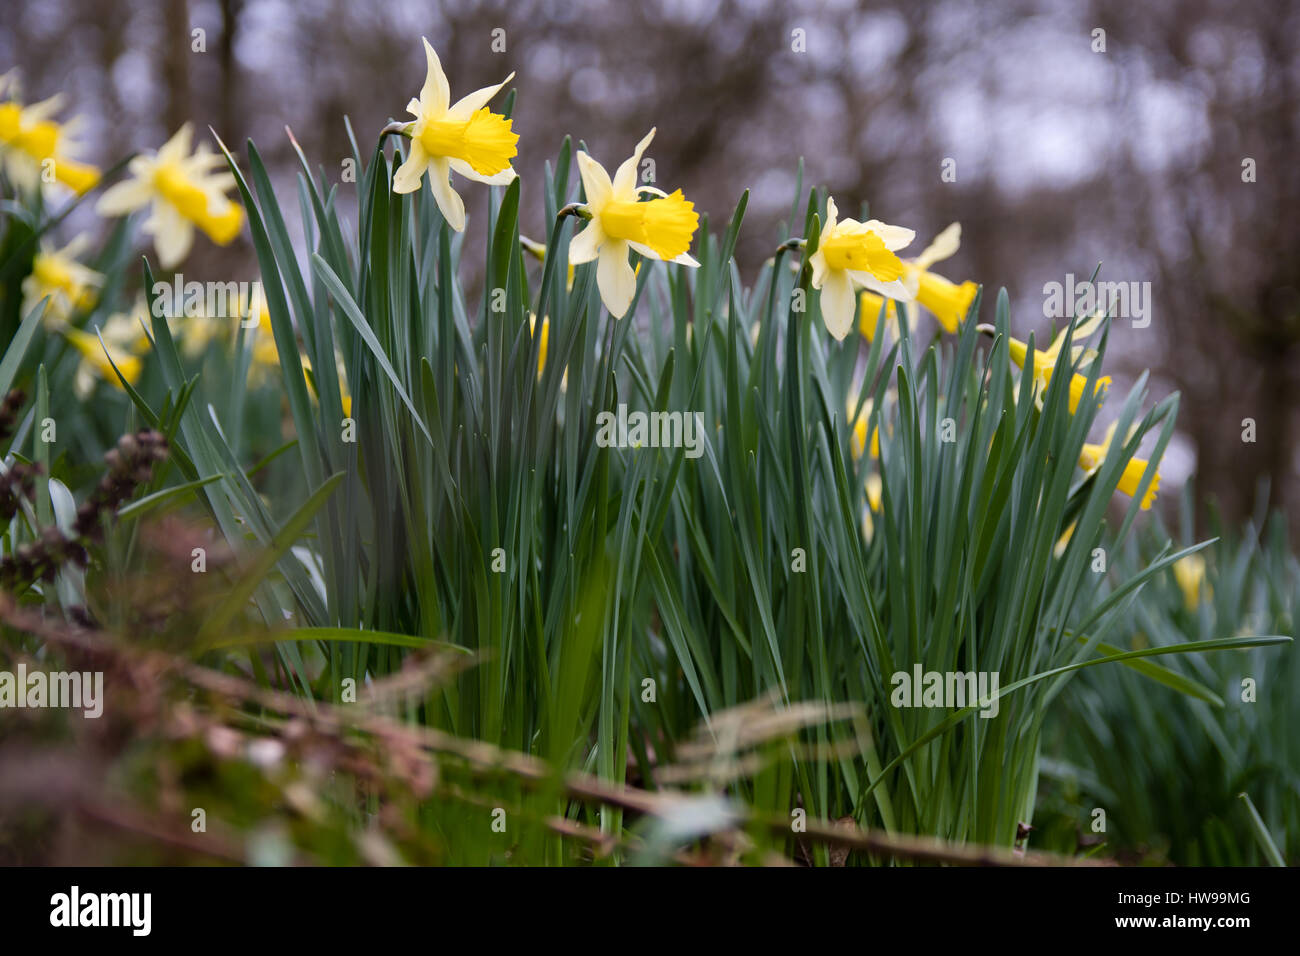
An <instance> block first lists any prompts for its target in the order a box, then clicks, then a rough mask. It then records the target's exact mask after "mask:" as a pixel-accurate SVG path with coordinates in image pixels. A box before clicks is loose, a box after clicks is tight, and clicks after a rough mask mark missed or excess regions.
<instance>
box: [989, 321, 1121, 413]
mask: <svg viewBox="0 0 1300 956" xmlns="http://www.w3.org/2000/svg"><path fill="white" fill-rule="evenodd" d="M1104 319H1105V315H1104V314H1102V313H1098V314H1097V315H1095V316H1093V317H1092V318H1091V319H1089V320H1088V321H1086V322H1082V323H1080V324H1079V325H1078V327H1077V328H1076V329H1075V331H1074V339H1075V341H1082V340H1083V339H1086V338H1087V337H1088V336H1090V335H1092V333H1093V332H1095V331H1096V330H1097V327H1098V326H1099V325H1100V324H1101V323H1102V321H1103V320H1104ZM980 328H985V327H984V326H981V327H980ZM1067 332H1069V328H1068V327H1067V328H1065V329H1062V330H1061V333H1060V334H1059V335H1057V337H1056V338H1055V339H1053V340H1052V344H1051V345H1049V346H1048V347H1047V349H1046V350H1045V351H1042V350H1039V349H1034V358H1033V366H1034V401H1035V402H1036V403H1037V404H1038V407H1039V408H1042V405H1043V393H1044V392H1045V391H1046V389H1047V386H1048V385H1049V384H1050V383H1051V381H1052V371H1053V369H1054V368H1055V367H1056V357H1057V355H1059V354H1060V351H1061V347H1062V346H1063V345H1064V344H1065V336H1066V333H1067ZM1007 345H1008V348H1009V349H1010V352H1011V361H1013V362H1015V363H1016V365H1017V366H1019V367H1020V368H1024V367H1025V363H1026V362H1027V361H1028V360H1029V346H1028V345H1027V344H1026V343H1024V342H1022V341H1020V340H1019V339H1014V338H1013V339H1008V340H1007ZM1070 352H1071V361H1072V362H1077V361H1079V358H1080V356H1083V357H1084V361H1085V362H1087V361H1091V360H1092V359H1093V358H1094V357H1095V356H1096V354H1097V353H1096V352H1094V351H1092V350H1091V349H1083V348H1081V347H1079V346H1075V347H1074V348H1072V349H1071V350H1070ZM1109 386H1110V376H1109V375H1102V376H1099V377H1098V378H1097V385H1096V391H1097V393H1099V394H1104V393H1105V391H1106V389H1107V388H1108V387H1109ZM1087 388H1088V376H1086V375H1083V374H1081V373H1079V372H1075V373H1073V374H1072V375H1071V377H1070V399H1069V402H1070V414H1071V415H1073V414H1074V413H1075V411H1077V410H1078V408H1079V402H1080V401H1081V400H1082V399H1083V396H1084V394H1085V392H1086V391H1087Z"/></svg>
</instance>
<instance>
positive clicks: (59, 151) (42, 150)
mask: <svg viewBox="0 0 1300 956" xmlns="http://www.w3.org/2000/svg"><path fill="white" fill-rule="evenodd" d="M17 85H18V83H17V79H16V78H15V76H14V75H13V72H12V71H11V72H9V73H6V74H5V75H3V76H0V166H3V168H4V171H5V175H6V176H8V177H9V179H10V180H11V181H12V182H13V183H14V185H15V186H17V187H18V188H19V189H21V190H23V191H24V192H35V191H36V190H38V189H39V188H40V186H41V184H42V183H43V182H45V173H46V169H47V166H46V164H47V163H49V166H48V169H49V172H50V173H51V174H53V176H54V181H55V182H58V183H62V184H63V185H64V186H67V187H68V188H69V189H71V190H72V191H73V192H75V193H77V194H78V195H80V194H81V193H84V192H87V191H89V190H90V189H92V188H94V186H95V185H96V184H97V183H98V182H99V170H98V169H96V168H95V167H94V166H91V165H89V164H88V163H82V162H78V161H77V160H76V159H74V158H73V156H74V154H75V153H77V152H79V151H80V147H79V145H78V144H77V143H76V142H75V137H76V129H77V126H78V122H77V120H76V119H73V120H72V121H70V122H68V123H58V122H55V121H54V120H53V119H51V118H50V117H51V116H53V115H54V114H55V113H57V112H58V111H59V108H60V107H61V105H62V103H63V97H62V96H59V95H55V96H52V97H50V98H49V99H47V100H42V101H41V102H40V103H33V104H32V105H31V106H23V105H22V104H21V103H20V102H18V99H17V96H16V88H17Z"/></svg>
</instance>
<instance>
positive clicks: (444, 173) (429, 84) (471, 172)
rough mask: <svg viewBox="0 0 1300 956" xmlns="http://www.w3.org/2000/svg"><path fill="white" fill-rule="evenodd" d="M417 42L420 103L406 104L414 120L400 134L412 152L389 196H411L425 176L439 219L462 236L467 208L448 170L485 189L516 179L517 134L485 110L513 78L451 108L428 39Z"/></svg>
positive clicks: (447, 88) (499, 116) (444, 80)
mask: <svg viewBox="0 0 1300 956" xmlns="http://www.w3.org/2000/svg"><path fill="white" fill-rule="evenodd" d="M421 41H422V42H423V43H424V56H425V61H426V64H427V67H428V69H427V73H426V75H425V78H424V86H423V87H422V88H421V89H420V97H419V99H412V100H411V101H410V102H409V103H407V104H406V109H407V112H409V113H410V114H411V115H413V116H414V117H415V120H414V122H411V123H408V124H407V125H406V126H405V127H404V130H403V131H404V132H405V134H406V135H408V136H409V137H410V138H411V152H410V155H409V156H407V158H406V162H404V163H402V165H401V166H399V167H398V169H397V172H396V173H394V174H393V191H394V192H397V193H411V192H415V190H417V189H419V188H420V182H421V181H422V180H423V179H424V174H425V172H426V171H427V172H428V173H429V181H430V183H431V185H432V187H433V198H434V200H435V201H436V202H437V203H438V209H439V210H440V211H441V212H442V216H443V218H444V219H446V220H447V225H449V226H451V228H452V229H455V230H456V231H457V232H461V231H462V230H464V228H465V204H464V203H463V202H461V198H460V196H459V195H458V194H457V193H456V190H454V189H452V188H451V173H452V171H453V170H454V171H455V172H457V173H460V175H462V176H464V177H465V178H466V179H472V180H474V181H476V182H480V183H487V184H488V185H489V186H505V185H507V184H509V183H510V181H511V180H513V179H514V178H515V171H514V169H513V168H511V166H510V160H511V159H513V158H514V157H515V156H516V155H517V154H518V152H519V150H518V149H516V148H515V144H516V143H518V142H519V135H518V134H517V133H515V132H514V131H513V130H512V129H511V120H509V119H507V118H506V117H505V116H503V115H502V114H500V113H493V112H492V111H491V110H489V109H488V108H487V103H488V101H489V100H490V99H492V97H494V96H495V95H496V94H497V91H499V90H500V89H501V87H503V86H505V85H506V84H507V83H509V82H510V81H511V80H512V79H513V78H514V74H513V73H511V74H510V75H509V76H507V77H506V78H505V79H504V80H502V81H501V82H500V83H498V84H497V85H496V86H485V87H483V89H481V90H475V91H474V92H473V93H470V94H469V95H468V96H466V97H464V98H462V99H461V100H459V101H457V102H456V103H454V104H453V103H451V88H450V86H449V85H448V83H447V75H446V74H445V73H443V72H442V64H441V63H440V62H439V61H438V54H437V53H435V52H434V51H433V47H431V46H430V45H429V41H428V40H425V39H423V38H421Z"/></svg>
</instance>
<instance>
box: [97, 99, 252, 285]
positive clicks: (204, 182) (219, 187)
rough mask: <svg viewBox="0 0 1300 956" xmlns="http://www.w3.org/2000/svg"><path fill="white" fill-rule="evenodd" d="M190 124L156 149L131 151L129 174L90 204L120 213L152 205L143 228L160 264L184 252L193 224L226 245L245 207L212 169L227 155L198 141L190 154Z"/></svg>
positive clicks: (172, 262)
mask: <svg viewBox="0 0 1300 956" xmlns="http://www.w3.org/2000/svg"><path fill="white" fill-rule="evenodd" d="M192 139H193V129H192V127H191V126H190V124H189V123H186V124H185V125H183V126H182V127H181V128H180V129H179V130H177V131H176V134H175V135H174V136H172V138H171V139H169V140H168V141H167V142H166V143H164V144H163V145H162V147H161V148H159V149H158V151H157V152H155V153H149V154H147V155H140V156H136V157H135V158H134V159H132V160H131V162H130V165H129V166H128V167H127V169H128V170H129V171H130V172H131V174H132V176H134V178H133V179H128V180H126V181H125V182H121V183H118V184H117V185H116V186H113V187H111V188H109V189H108V190H106V191H105V192H104V195H103V196H101V197H100V198H99V202H98V203H97V204H96V205H95V211H96V212H98V213H99V214H100V215H101V216H125V215H127V214H128V213H131V212H134V211H135V210H137V209H140V208H141V207H143V206H151V208H150V213H149V218H148V219H146V220H145V222H144V231H145V233H146V234H147V235H151V236H153V237H154V248H155V249H157V250H158V260H159V262H160V263H161V265H162V267H163V268H164V269H171V268H173V267H174V266H176V265H178V264H179V263H180V262H181V260H182V259H184V258H185V257H186V256H187V255H189V251H190V248H191V247H192V246H193V245H194V230H195V229H196V228H197V229H199V230H200V231H202V232H203V233H204V234H205V235H206V236H207V237H208V238H209V239H211V240H212V241H213V242H215V243H217V244H218V245H222V246H224V245H226V244H227V243H229V242H230V241H231V240H233V239H234V238H235V236H237V235H239V230H240V228H241V227H242V226H243V224H244V211H243V210H242V209H241V208H240V207H239V206H238V205H237V204H235V203H234V202H232V201H231V200H230V199H229V198H228V197H227V196H226V190H228V189H231V188H233V187H234V185H235V177H234V176H232V175H231V174H230V173H228V172H216V170H217V169H218V168H221V167H224V166H225V165H226V160H225V158H224V157H223V156H221V155H220V154H218V153H214V152H212V150H210V149H209V148H208V147H207V145H200V146H199V148H198V149H197V150H196V151H195V152H194V153H193V154H192V155H191V153H190V144H191V141H192Z"/></svg>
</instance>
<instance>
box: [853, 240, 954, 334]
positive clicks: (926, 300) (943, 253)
mask: <svg viewBox="0 0 1300 956" xmlns="http://www.w3.org/2000/svg"><path fill="white" fill-rule="evenodd" d="M960 247H961V223H957V222H954V223H952V224H951V225H950V226H948V228H947V229H945V230H943V232H941V233H939V235H937V236H935V238H934V241H933V242H931V243H930V245H928V246H926V248H925V251H924V252H922V253H921V254H920V255H919V256H917V257H916V258H915V259H904V260H902V261H903V284H904V285H905V286H906V287H907V289H908V290H909V291H910V292H911V293H912V296H913V297H914V298H915V299H916V301H917V302H918V303H919V304H920V305H922V306H923V307H924V308H926V309H927V310H928V311H929V312H930V313H931V314H932V315H933V316H934V317H935V319H937V320H938V322H939V324H940V325H942V326H943V328H944V331H946V332H949V333H955V332H956V331H957V329H958V327H959V326H960V325H961V323H962V321H963V320H964V319H965V318H966V313H967V312H968V311H969V310H970V306H971V303H972V302H973V301H975V293H976V292H978V291H979V286H978V285H976V284H975V283H974V282H971V281H969V280H968V281H966V282H962V283H960V284H958V283H956V282H951V281H949V280H948V279H945V278H944V277H943V276H941V275H939V274H938V273H935V272H931V271H930V267H931V266H932V265H934V264H935V263H936V262H942V261H943V260H944V259H947V258H949V257H950V256H952V255H953V254H954V253H955V252H956V251H957V250H958V249H959V248H960ZM859 301H860V303H861V309H862V313H861V318H860V319H859V321H858V330H859V331H860V332H861V333H862V336H863V338H865V339H866V340H867V341H868V342H870V341H872V339H874V338H875V333H876V320H877V318H878V317H879V316H880V309H881V307H882V306H884V307H885V309H886V312H885V322H886V328H887V329H889V330H891V331H892V332H893V334H894V335H895V336H897V334H898V313H897V309H896V308H895V306H894V301H893V300H892V299H885V298H883V297H882V296H879V295H876V294H875V293H874V292H863V293H861V295H860V296H859Z"/></svg>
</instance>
